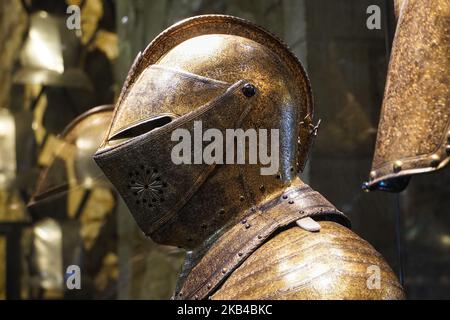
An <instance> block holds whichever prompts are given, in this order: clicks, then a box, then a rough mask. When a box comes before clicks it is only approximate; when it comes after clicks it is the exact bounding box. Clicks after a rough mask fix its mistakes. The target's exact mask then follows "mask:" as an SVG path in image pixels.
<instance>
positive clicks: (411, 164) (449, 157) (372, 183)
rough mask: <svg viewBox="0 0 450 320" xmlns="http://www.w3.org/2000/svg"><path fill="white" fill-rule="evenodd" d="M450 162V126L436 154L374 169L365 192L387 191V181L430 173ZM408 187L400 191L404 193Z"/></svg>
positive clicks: (399, 160)
mask: <svg viewBox="0 0 450 320" xmlns="http://www.w3.org/2000/svg"><path fill="white" fill-rule="evenodd" d="M449 162H450V125H448V126H447V130H446V135H445V138H444V139H443V142H442V143H441V145H440V146H439V147H438V149H437V150H435V152H432V153H429V154H426V155H420V156H416V157H411V158H407V159H398V160H396V161H389V162H386V163H384V164H383V165H382V166H379V167H373V168H372V171H371V172H370V177H369V181H367V182H364V183H363V185H362V189H363V190H364V191H374V190H387V189H385V187H384V186H383V184H385V183H386V182H387V181H389V180H391V181H392V180H394V179H401V178H406V177H409V176H412V175H416V174H421V173H430V172H434V171H438V170H441V169H443V168H445V167H446V166H447V165H448V163H449ZM405 187H406V186H404V187H403V188H400V189H399V190H392V191H402V190H403V189H404V188H405Z"/></svg>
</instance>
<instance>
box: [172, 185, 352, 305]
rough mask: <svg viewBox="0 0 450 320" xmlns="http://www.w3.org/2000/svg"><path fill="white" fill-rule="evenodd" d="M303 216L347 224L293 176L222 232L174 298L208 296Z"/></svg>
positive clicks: (339, 214)
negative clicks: (270, 239)
mask: <svg viewBox="0 0 450 320" xmlns="http://www.w3.org/2000/svg"><path fill="white" fill-rule="evenodd" d="M305 217H315V218H316V219H321V218H324V217H326V218H327V219H334V220H336V221H339V222H340V223H342V224H344V225H347V226H348V225H349V222H348V220H347V218H346V217H345V216H344V215H343V214H342V213H341V212H339V211H338V210H337V209H336V208H335V207H334V206H333V205H332V204H330V203H329V202H328V201H327V200H326V199H325V198H324V197H323V196H322V195H320V194H319V193H318V192H316V191H314V190H312V189H311V188H310V187H309V186H307V185H306V184H304V183H303V182H301V181H300V180H299V179H296V180H295V181H294V182H293V185H292V186H291V187H289V188H287V189H286V190H284V192H283V193H281V194H276V195H274V198H273V199H271V200H269V201H267V202H264V203H261V204H260V205H259V206H257V207H256V208H252V209H250V210H248V212H246V213H245V214H244V215H243V218H242V220H241V221H240V223H238V224H236V225H234V226H233V227H231V228H230V229H229V230H228V231H227V232H226V233H225V234H224V235H223V236H221V237H220V238H219V239H218V240H217V241H216V242H215V243H214V244H213V245H212V246H211V247H210V248H209V250H208V252H207V253H206V254H205V255H204V256H203V257H202V258H201V260H200V261H199V262H198V263H197V264H196V265H195V267H194V268H193V269H192V270H191V271H190V272H189V274H188V275H187V276H186V279H185V280H184V281H183V283H182V285H181V284H180V285H179V288H178V292H177V293H176V294H175V296H174V298H175V299H204V298H207V297H208V296H210V294H211V293H212V292H214V290H216V289H217V288H218V287H219V285H220V284H221V283H222V282H223V281H224V280H225V279H226V278H227V277H228V276H230V275H231V274H233V272H234V271H235V269H236V268H237V267H238V266H239V265H240V264H241V263H242V262H243V261H245V259H247V258H248V257H249V256H251V255H252V253H253V252H254V251H255V250H257V248H258V247H259V246H261V245H262V244H263V243H264V242H266V241H267V240H268V239H269V238H270V237H271V236H272V235H273V234H274V233H276V232H277V231H279V230H280V229H281V228H284V227H286V226H289V225H291V226H292V225H293V222H295V221H296V220H299V219H302V218H305Z"/></svg>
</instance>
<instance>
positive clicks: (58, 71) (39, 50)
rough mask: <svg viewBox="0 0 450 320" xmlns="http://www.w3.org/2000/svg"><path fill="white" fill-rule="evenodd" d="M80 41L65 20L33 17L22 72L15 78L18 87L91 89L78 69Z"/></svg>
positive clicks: (44, 15) (41, 13) (38, 14)
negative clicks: (32, 85)
mask: <svg viewBox="0 0 450 320" xmlns="http://www.w3.org/2000/svg"><path fill="white" fill-rule="evenodd" d="M80 50H81V42H80V39H78V37H77V36H76V34H75V31H74V30H69V29H68V28H67V26H66V20H65V19H64V17H58V16H54V15H51V14H50V13H48V12H45V11H39V12H36V13H34V14H32V15H31V17H30V28H29V31H28V37H27V39H26V40H25V42H24V46H23V48H22V51H21V53H20V62H21V68H20V69H19V70H18V71H17V72H16V73H15V74H14V82H15V83H19V84H40V85H47V86H62V87H71V88H73V87H78V88H85V89H92V83H91V81H90V79H89V78H88V77H87V75H86V74H85V73H84V71H83V70H82V69H81V68H79V66H78V60H77V59H78V55H79V52H80Z"/></svg>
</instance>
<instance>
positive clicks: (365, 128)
mask: <svg viewBox="0 0 450 320" xmlns="http://www.w3.org/2000/svg"><path fill="white" fill-rule="evenodd" d="M69 5H77V6H79V7H80V8H81V29H80V30H68V29H67V27H65V21H66V19H67V18H68V17H69V15H70V14H67V11H66V10H67V7H68V6H69ZM369 5H378V6H379V7H380V9H381V17H382V25H381V29H380V30H369V29H368V28H367V27H366V20H367V17H368V14H367V13H366V9H367V7H368V6H369ZM207 13H223V14H231V15H235V16H238V17H242V18H245V19H248V20H250V21H253V22H255V23H257V24H259V25H261V26H263V27H265V28H267V29H268V30H270V31H271V32H273V33H275V34H277V35H278V36H279V37H281V38H282V39H284V40H285V42H287V43H288V44H289V46H290V47H291V49H292V50H293V51H294V52H295V54H296V55H297V56H298V57H299V58H300V60H301V61H302V62H303V64H304V65H305V67H306V69H307V71H308V73H309V76H310V79H311V82H312V88H313V92H314V98H315V109H316V114H315V120H316V121H317V120H318V119H322V124H321V127H320V130H319V136H318V138H317V140H316V143H315V147H314V151H313V154H312V157H311V158H310V161H309V164H308V168H307V170H306V171H305V172H304V174H303V176H302V177H303V179H304V180H305V181H306V182H307V183H309V184H310V185H311V186H312V187H313V188H314V189H316V190H318V191H320V192H321V193H322V194H324V195H325V196H326V197H327V198H328V199H329V200H330V201H331V202H333V203H334V204H335V205H336V206H337V207H338V208H339V209H340V210H342V211H344V212H345V213H346V214H347V215H348V216H349V218H350V219H351V221H352V226H353V230H354V231H355V232H356V233H358V234H359V235H360V236H362V237H363V238H365V239H366V240H367V241H369V242H370V243H371V244H372V245H373V246H374V247H375V248H376V249H377V250H378V251H380V252H381V253H382V254H383V256H384V257H385V258H386V259H387V261H388V262H389V264H390V265H391V267H392V268H393V269H394V271H395V272H396V273H397V274H398V275H399V277H400V278H401V280H402V281H403V282H404V286H405V289H406V292H407V295H408V297H409V298H412V299H449V298H450V272H449V267H450V210H449V208H450V197H449V192H448V185H449V182H450V172H449V170H445V171H442V172H437V173H435V174H432V175H425V176H418V177H414V178H413V179H412V181H411V184H410V186H409V188H408V189H407V191H404V192H403V193H401V194H399V195H395V194H388V193H381V192H372V193H364V192H362V191H361V184H362V182H363V181H365V180H366V178H367V176H368V173H369V170H370V165H371V160H372V155H373V148H374V144H375V138H376V130H377V125H378V117H379V113H380V107H381V101H382V98H383V90H384V82H385V78H386V72H387V66H388V61H389V51H390V44H391V41H392V35H393V32H394V29H395V22H394V19H393V5H392V3H391V0H353V1H352V0H345V1H333V0H247V1H238V0H215V1H211V0H209V1H208V0H190V1H188V0H183V1H179V0H153V1H145V0H131V1H125V0H78V1H77V0H67V1H63V0H39V1H32V0H23V1H19V0H3V1H2V2H1V3H0V129H1V130H0V150H1V158H0V159H1V160H0V299H5V298H14V299H18V298H23V299H28V298H38V299H52V298H67V299H74V298H88V299H117V298H119V299H166V298H169V297H170V295H171V294H172V290H173V288H174V285H175V279H176V275H177V272H178V271H179V268H180V264H181V261H182V258H183V255H184V253H183V252H182V251H181V250H179V249H176V248H171V247H162V246H158V245H156V244H154V243H153V242H152V241H151V240H149V239H145V238H144V237H143V235H142V234H141V233H140V232H139V231H138V228H137V226H136V224H135V222H134V220H133V219H132V217H131V215H130V214H129V212H128V211H127V209H126V208H125V206H124V205H123V203H122V202H121V200H120V198H119V197H117V195H116V194H115V191H114V190H113V189H111V188H110V187H105V186H104V185H103V184H98V183H96V181H97V180H98V179H97V178H96V177H93V182H94V183H89V184H86V183H78V182H75V183H72V181H73V180H74V179H75V180H76V178H74V179H72V180H70V179H68V180H70V181H71V183H69V184H68V185H69V187H68V188H66V189H65V191H64V192H63V196H62V197H63V198H64V199H63V200H61V199H60V198H61V197H59V198H58V199H57V200H55V201H50V202H49V203H46V205H45V206H42V207H38V208H34V209H33V210H29V209H27V208H26V203H28V202H29V201H30V199H31V198H32V195H33V193H34V190H35V189H36V185H37V184H38V181H39V179H41V178H39V177H40V176H41V177H42V175H43V172H45V170H46V168H49V167H52V168H55V159H59V160H60V159H62V158H64V159H63V160H64V165H63V166H62V167H61V168H60V169H59V168H58V170H59V171H57V172H59V174H60V175H61V176H67V175H70V174H69V173H68V172H69V171H70V165H69V164H70V163H73V161H74V160H73V158H70V156H67V157H68V158H69V159H66V155H65V156H64V157H63V156H62V155H61V154H65V153H67V152H65V151H64V150H66V148H68V147H67V141H61V140H64V139H61V136H60V134H61V132H62V131H63V129H64V128H65V127H66V126H67V125H68V124H69V123H70V122H71V121H72V120H73V119H74V118H76V117H77V116H78V115H80V114H82V113H83V112H85V111H87V110H89V109H91V108H93V107H95V106H97V105H101V104H111V103H114V100H115V98H116V97H117V95H118V93H119V90H120V88H121V85H122V83H123V81H124V79H125V76H126V74H127V72H128V69H129V68H130V65H131V63H132V62H133V60H134V57H135V56H136V54H137V52H139V51H141V50H143V49H144V48H145V46H146V45H147V44H148V43H149V42H150V41H151V40H152V39H153V38H154V37H155V36H156V35H158V34H159V33H160V32H161V31H162V30H164V29H165V28H166V27H168V26H170V25H171V24H173V23H174V22H177V21H178V20H180V19H183V18H186V17H189V16H193V15H198V14H207ZM55 30H57V31H55ZM55 34H56V35H57V34H59V35H60V36H59V37H58V36H52V35H55ZM30 43H31V44H30ZM66 180H67V179H66ZM91 182H92V181H91ZM55 239H56V240H55ZM58 243H59V245H55V244H58ZM63 252H64V254H63ZM68 252H69V253H70V254H68ZM45 255H47V257H52V258H42V257H45ZM56 261H58V263H56ZM70 264H77V265H81V269H82V270H87V271H86V272H87V274H86V275H85V274H84V273H83V274H82V277H83V279H84V280H83V284H82V288H83V289H82V290H79V291H78V292H77V293H74V291H77V290H74V291H71V292H69V291H67V290H66V289H64V288H65V282H64V275H65V270H66V267H67V266H68V265H70ZM66 276H67V275H66Z"/></svg>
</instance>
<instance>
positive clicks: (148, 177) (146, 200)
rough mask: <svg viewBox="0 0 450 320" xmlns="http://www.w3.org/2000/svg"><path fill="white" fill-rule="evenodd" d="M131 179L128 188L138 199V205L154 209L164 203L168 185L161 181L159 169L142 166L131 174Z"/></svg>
mask: <svg viewBox="0 0 450 320" xmlns="http://www.w3.org/2000/svg"><path fill="white" fill-rule="evenodd" d="M129 178H130V183H129V186H128V187H129V189H130V190H131V192H132V193H133V195H134V197H135V199H136V204H138V205H142V206H143V207H148V208H154V207H157V206H158V205H159V204H160V203H161V202H164V200H165V199H164V191H165V189H166V187H167V183H166V182H165V181H163V180H162V179H161V175H160V174H159V173H158V169H156V168H151V167H146V166H144V165H141V166H140V167H139V169H137V170H134V171H131V172H130V173H129Z"/></svg>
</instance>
